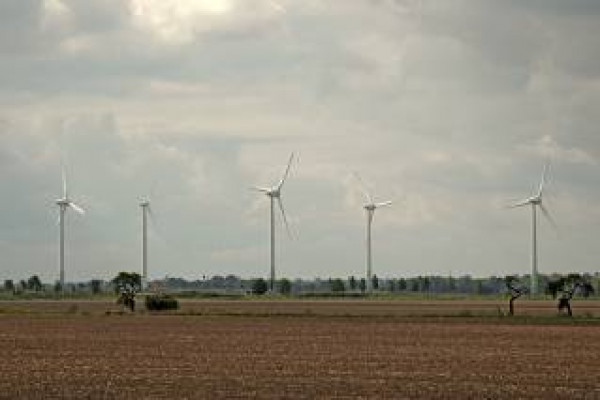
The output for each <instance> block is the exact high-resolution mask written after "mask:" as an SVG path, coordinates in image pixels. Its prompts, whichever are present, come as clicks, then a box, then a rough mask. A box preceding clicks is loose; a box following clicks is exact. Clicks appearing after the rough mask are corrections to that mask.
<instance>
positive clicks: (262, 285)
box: [252, 278, 269, 295]
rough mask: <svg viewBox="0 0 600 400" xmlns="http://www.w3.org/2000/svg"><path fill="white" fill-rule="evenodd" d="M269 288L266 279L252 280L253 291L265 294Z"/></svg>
mask: <svg viewBox="0 0 600 400" xmlns="http://www.w3.org/2000/svg"><path fill="white" fill-rule="evenodd" d="M267 290H269V286H268V285H267V281H265V280H264V279H263V278H258V279H255V280H254V281H253V282H252V293H254V294H258V295H263V294H265V293H267Z"/></svg>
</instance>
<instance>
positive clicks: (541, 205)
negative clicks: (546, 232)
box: [540, 203, 558, 230]
mask: <svg viewBox="0 0 600 400" xmlns="http://www.w3.org/2000/svg"><path fill="white" fill-rule="evenodd" d="M540 209H541V210H542V213H543V214H544V216H545V217H546V219H547V220H548V222H550V225H552V227H553V228H554V229H556V230H558V225H556V222H555V221H554V218H552V215H550V212H549V211H548V209H547V208H546V207H545V206H544V204H541V203H540Z"/></svg>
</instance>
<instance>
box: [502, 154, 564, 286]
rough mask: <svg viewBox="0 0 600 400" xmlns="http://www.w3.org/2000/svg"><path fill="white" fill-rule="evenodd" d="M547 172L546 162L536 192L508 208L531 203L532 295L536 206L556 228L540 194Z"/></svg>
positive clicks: (535, 280) (535, 275) (535, 281)
mask: <svg viewBox="0 0 600 400" xmlns="http://www.w3.org/2000/svg"><path fill="white" fill-rule="evenodd" d="M547 173H548V164H546V165H545V166H544V172H542V178H541V179H540V184H539V186H538V190H537V192H536V193H535V194H534V195H533V196H531V197H528V198H526V199H523V200H521V201H519V202H517V203H515V204H512V205H510V206H509V208H517V207H524V206H528V205H531V217H532V220H531V246H532V249H531V283H530V293H531V296H532V297H535V295H536V294H537V284H538V252H537V207H539V208H540V210H542V213H543V214H544V216H545V217H546V219H548V221H549V222H550V224H552V226H553V227H555V228H556V223H555V222H554V219H553V218H552V216H551V215H550V212H549V211H548V209H547V208H546V207H545V206H544V203H543V201H542V196H543V194H544V185H545V184H546V176H547Z"/></svg>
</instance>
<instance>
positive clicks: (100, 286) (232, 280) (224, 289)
mask: <svg viewBox="0 0 600 400" xmlns="http://www.w3.org/2000/svg"><path fill="white" fill-rule="evenodd" d="M529 279H530V277H529V275H524V276H505V277H496V276H492V277H487V278H473V277H471V276H469V275H464V276H460V277H453V276H416V277H407V278H405V277H399V278H389V277H386V278H379V277H378V276H377V275H373V281H372V287H373V290H374V292H375V293H390V294H396V293H397V294H402V293H405V294H410V293H415V294H421V295H436V294H457V295H502V294H506V293H509V292H510V291H511V289H510V288H509V287H508V286H507V281H508V280H510V282H511V285H512V286H513V288H516V286H518V287H520V288H522V289H526V288H528V287H529ZM573 282H577V283H578V284H577V288H576V295H581V296H584V297H589V296H591V295H594V294H595V293H598V290H599V289H600V287H599V284H600V274H598V273H596V274H579V273H569V274H552V275H540V276H539V287H540V288H543V289H544V293H545V294H546V295H547V296H551V297H552V298H556V297H557V296H558V295H559V294H560V292H561V291H563V290H565V288H568V287H569V285H571V284H572V283H573ZM268 283H269V282H268V281H267V280H265V279H263V278H256V279H243V278H240V277H238V276H236V275H233V274H230V275H225V276H222V275H215V276H212V277H206V276H204V277H202V279H196V280H186V279H183V278H172V277H165V278H163V279H156V280H153V281H151V282H150V283H149V286H150V290H152V291H155V292H156V291H159V292H186V291H188V292H215V293H237V294H247V293H253V294H264V293H266V292H267V291H268V286H269V285H268ZM115 285H116V284H115V281H114V279H113V280H112V281H104V280H99V279H92V280H90V281H87V282H78V283H69V284H66V287H65V292H66V293H88V294H92V295H95V294H103V293H111V292H114V290H115ZM515 285H516V286H515ZM366 287H367V285H366V280H365V278H364V277H356V276H349V277H346V278H333V277H332V278H326V279H322V278H314V279H293V280H291V279H287V278H283V279H279V280H277V281H276V284H275V291H276V292H277V293H279V294H283V295H302V294H308V295H310V294H330V295H342V294H344V295H360V294H363V293H365V291H366ZM2 289H3V291H4V292H5V293H9V294H12V295H20V294H30V293H37V294H40V295H42V294H44V293H46V294H48V293H52V292H56V293H58V292H61V289H62V288H61V287H60V284H59V283H43V282H42V281H41V279H40V278H39V276H38V275H33V276H31V277H30V278H29V279H27V280H25V279H22V280H20V281H13V280H12V279H6V280H5V281H4V285H3V288H2Z"/></svg>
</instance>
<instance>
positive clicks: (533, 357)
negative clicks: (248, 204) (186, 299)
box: [0, 301, 600, 399]
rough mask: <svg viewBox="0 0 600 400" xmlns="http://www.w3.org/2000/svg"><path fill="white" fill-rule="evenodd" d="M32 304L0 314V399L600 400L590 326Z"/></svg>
mask: <svg viewBox="0 0 600 400" xmlns="http://www.w3.org/2000/svg"><path fill="white" fill-rule="evenodd" d="M34 303H35V304H33V305H31V304H29V306H28V305H27V304H15V303H14V302H11V304H12V307H17V306H18V307H22V308H21V309H20V310H21V311H22V312H23V313H17V312H5V313H4V314H3V315H0V346H2V347H1V348H2V349H3V362H2V363H0V397H2V398H34V399H35V398H94V399H95V398H125V399H140V398H149V399H153V398H154V399H158V398H170V399H171V398H211V399H214V398H307V399H308V398H357V397H361V398H457V399H466V398H511V399H514V398H546V399H547V398H569V399H573V398H590V399H594V398H600V358H599V357H598V356H597V355H598V354H600V326H599V325H598V324H592V325H577V324H565V325H563V324H559V325H557V324H540V325H538V324H536V325H528V324H524V323H523V324H521V323H519V324H508V323H503V322H502V321H503V319H498V318H489V319H485V318H483V319H477V318H473V320H477V322H476V323H474V322H470V321H469V319H468V318H466V319H465V318H448V319H446V320H441V319H440V320H437V319H435V318H431V317H423V318H422V321H421V320H419V318H417V317H409V318H404V317H402V316H396V317H395V318H393V317H392V318H390V317H389V316H388V314H389V313H390V312H391V311H390V310H389V309H387V306H386V304H387V303H385V302H384V304H383V305H381V307H382V309H383V311H381V314H379V311H377V312H376V311H375V309H376V307H375V309H372V308H371V307H374V306H372V304H371V303H372V302H370V301H351V302H349V303H350V304H351V305H352V306H353V307H352V309H351V310H350V311H348V310H346V308H347V307H348V304H347V303H348V302H335V301H333V302H332V301H324V302H308V303H305V302H300V303H302V306H300V305H298V304H297V303H298V302H290V303H289V304H288V302H270V303H271V304H266V303H267V302H239V303H244V304H245V303H248V304H245V305H240V304H238V302H233V304H229V305H228V306H227V307H226V306H225V305H224V304H221V303H220V302H215V301H211V302H209V305H207V304H205V303H206V302H191V303H190V304H185V305H184V310H183V311H184V312H189V311H190V310H191V311H193V313H196V314H193V315H192V314H191V313H190V315H150V314H148V313H137V314H125V315H116V314H111V315H105V314H104V311H105V310H106V308H107V307H109V308H110V307H113V308H114V306H113V305H112V304H110V303H108V302H77V305H76V309H74V308H73V304H68V303H62V304H56V303H61V302H50V303H38V302H34ZM80 303H81V304H80ZM332 303H333V304H332ZM364 303H369V304H367V305H365V304H364ZM392 303H396V305H397V306H398V304H397V303H398V302H392ZM468 305H470V304H466V305H465V307H466V306H468ZM0 306H1V307H0V308H2V309H3V310H5V311H6V310H7V308H6V307H8V306H7V305H6V304H4V303H2V304H0ZM288 306H290V307H288ZM202 307H206V308H207V309H208V307H213V308H212V309H211V310H213V311H212V312H213V314H212V315H210V313H209V312H207V313H205V314H201V315H199V314H197V312H198V311H199V310H200V309H202ZM215 307H216V308H219V307H224V308H223V309H220V310H217V311H218V312H217V311H214V310H215ZM244 307H247V308H245V309H244ZM306 307H309V309H310V310H312V311H310V312H309V313H306V311H305V310H306ZM340 307H341V308H343V309H344V311H343V312H342V311H341V310H339V308H340ZM390 307H391V306H390ZM415 307H417V306H416V305H415ZM421 307H422V308H426V306H421ZM9 308H10V307H9ZM26 309H29V310H31V309H34V310H36V309H37V311H36V312H33V313H25V310H26ZM266 309H269V310H273V309H276V310H279V311H278V312H277V313H273V312H271V313H264V314H263V311H264V310H266ZM15 310H16V309H13V311H15ZM61 310H62V312H61ZM65 310H66V311H67V313H65V312H64V311H65ZM240 310H241V311H243V313H242V312H241V311H240ZM289 310H291V311H289ZM365 310H366V311H365ZM209 311H210V310H209ZM284 311H285V312H284ZM338 311H339V314H335V313H337V312H338ZM361 312H362V313H363V314H362V315H361V314H360V313H361ZM348 313H350V315H348V316H346V314H348ZM438 313H439V312H438ZM486 321H487V322H486Z"/></svg>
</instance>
